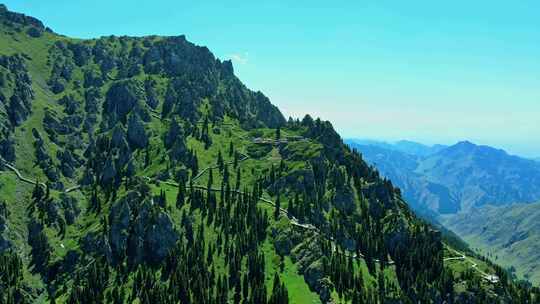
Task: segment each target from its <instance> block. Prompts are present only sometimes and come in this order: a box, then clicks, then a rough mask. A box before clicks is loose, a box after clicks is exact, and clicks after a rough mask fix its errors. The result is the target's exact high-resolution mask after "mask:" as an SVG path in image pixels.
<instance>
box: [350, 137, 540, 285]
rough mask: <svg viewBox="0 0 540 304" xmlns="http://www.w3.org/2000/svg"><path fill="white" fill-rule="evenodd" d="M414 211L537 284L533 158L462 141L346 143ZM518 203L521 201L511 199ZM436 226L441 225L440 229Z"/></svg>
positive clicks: (538, 228) (537, 181)
mask: <svg viewBox="0 0 540 304" xmlns="http://www.w3.org/2000/svg"><path fill="white" fill-rule="evenodd" d="M346 142H347V143H348V144H349V145H350V146H351V147H353V148H355V149H357V150H358V151H359V152H361V154H362V157H363V158H364V159H365V160H366V161H368V163H370V164H372V165H373V166H375V167H376V168H377V169H378V170H379V172H380V173H381V174H382V175H384V176H386V177H387V178H389V179H390V180H391V181H392V182H393V183H394V184H395V185H396V186H398V187H399V188H401V190H402V193H403V195H404V197H405V198H406V200H407V201H408V202H409V203H410V204H411V205H412V206H413V208H414V209H416V211H417V212H418V213H419V214H422V215H424V217H425V218H427V219H428V220H430V221H432V222H438V223H440V224H442V225H443V226H444V227H445V228H447V229H449V230H451V231H453V232H454V233H456V234H457V235H458V236H459V237H461V238H462V239H463V240H465V241H466V242H467V243H468V244H469V245H470V246H471V247H473V248H478V249H480V250H481V251H482V252H483V253H484V254H489V256H490V257H491V258H492V259H494V260H495V261H496V262H497V263H500V264H501V265H503V266H506V267H510V266H513V269H514V270H515V274H516V275H517V276H518V277H520V278H525V279H528V280H530V281H531V282H533V283H535V284H538V283H540V263H539V261H540V202H538V203H534V202H537V201H539V200H540V162H538V161H537V160H530V159H525V158H521V157H517V156H512V155H509V154H508V153H506V152H505V151H503V150H500V149H496V148H492V147H489V146H481V145H475V144H473V143H471V142H468V141H463V142H459V143H457V144H455V145H452V146H443V145H435V146H426V145H423V144H419V143H415V142H411V141H398V142H396V143H386V142H380V141H373V140H354V139H353V140H346ZM518 202H520V204H517V203H518ZM440 228H441V229H442V227H440Z"/></svg>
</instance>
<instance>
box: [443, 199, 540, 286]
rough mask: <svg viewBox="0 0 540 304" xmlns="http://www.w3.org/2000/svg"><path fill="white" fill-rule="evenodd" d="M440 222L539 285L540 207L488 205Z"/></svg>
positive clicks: (539, 205) (520, 275)
mask: <svg viewBox="0 0 540 304" xmlns="http://www.w3.org/2000/svg"><path fill="white" fill-rule="evenodd" d="M441 221H442V222H443V223H444V225H445V226H446V227H448V228H450V229H452V230H453V231H455V232H456V233H458V234H459V235H461V236H462V237H463V238H464V239H465V240H466V241H467V242H469V244H471V246H474V247H476V248H479V249H481V250H482V251H483V252H484V253H485V254H489V255H490V256H491V257H492V258H494V260H495V261H496V262H497V263H500V264H501V265H503V266H505V267H513V268H515V274H516V275H517V276H519V277H523V278H525V279H527V280H530V281H531V282H533V283H534V284H539V283H540V266H539V263H538V262H539V261H540V203H533V204H516V205H510V206H501V207H496V206H491V205H487V206H483V207H481V208H475V209H474V210H472V211H471V212H469V213H461V214H457V215H454V216H448V217H443V218H442V219H441Z"/></svg>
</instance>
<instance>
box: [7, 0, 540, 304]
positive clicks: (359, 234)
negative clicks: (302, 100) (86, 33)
mask: <svg viewBox="0 0 540 304" xmlns="http://www.w3.org/2000/svg"><path fill="white" fill-rule="evenodd" d="M0 19H1V20H0V21H2V28H1V31H0V35H1V36H0V41H1V43H0V55H2V58H3V61H2V62H8V63H9V62H11V61H14V62H17V60H22V61H23V62H24V64H25V66H26V67H25V68H24V70H27V73H28V74H29V76H30V77H29V78H30V80H31V81H30V86H31V89H32V91H33V93H34V96H33V98H31V107H30V110H31V111H30V112H29V113H26V114H27V115H26V116H24V119H22V120H21V121H15V120H14V119H13V117H11V116H10V117H9V118H8V117H7V116H1V117H2V120H1V121H0V123H1V126H2V127H3V129H2V130H3V131H2V132H3V133H2V135H3V136H5V137H6V138H7V139H9V141H10V142H13V145H12V147H13V149H14V152H15V153H14V155H10V154H9V153H8V152H9V149H7V150H1V151H2V154H1V155H2V166H1V167H0V169H1V170H0V203H2V204H1V207H2V208H0V211H1V212H0V220H1V221H0V228H2V229H1V230H0V236H1V237H2V238H0V241H2V240H3V239H4V238H5V239H6V240H7V241H9V246H8V248H6V249H5V250H4V251H3V252H1V255H0V258H1V260H0V261H2V263H0V270H2V272H1V276H0V278H2V280H0V291H2V292H1V293H0V294H1V298H0V300H1V301H9V300H11V301H14V302H17V303H25V302H35V303H49V302H53V301H54V302H56V303H101V302H110V303H122V302H130V303H178V302H181V303H214V302H215V303H230V302H245V303H265V302H268V303H287V302H290V303H320V302H333V303H362V302H364V303H377V302H380V303H385V302H399V301H401V302H406V303H409V302H417V301H420V302H422V301H423V302H430V301H432V302H441V301H443V300H445V299H450V300H454V299H471V301H473V300H474V299H482V300H483V301H484V302H486V301H487V302H486V303H496V302H500V303H505V302H508V301H510V300H514V299H516V300H518V299H521V298H522V297H525V296H528V295H529V294H531V292H532V291H530V290H528V289H524V291H523V292H521V291H520V290H519V289H517V288H516V287H515V286H514V285H513V283H512V282H511V281H507V280H506V278H505V277H501V282H497V283H490V282H488V281H486V280H485V279H484V277H485V275H486V274H495V273H497V274H498V275H499V276H503V275H504V274H503V273H501V272H500V269H499V268H498V267H496V266H495V265H493V264H490V263H489V262H483V261H481V260H479V259H478V258H477V257H461V258H460V257H459V256H458V259H452V257H455V256H456V254H458V253H457V252H456V251H455V250H452V249H445V248H444V246H443V244H442V242H441V240H440V235H439V233H438V232H437V231H434V230H433V229H432V228H431V227H430V226H429V225H427V224H425V223H424V222H423V221H421V220H419V219H417V218H416V217H415V216H414V214H413V213H412V212H411V211H410V210H409V208H408V206H407V205H406V203H405V202H404V201H403V200H402V198H401V197H400V194H399V191H398V190H397V189H396V188H394V187H393V185H392V184H391V182H389V181H387V180H385V179H382V178H381V177H380V176H379V174H378V173H377V172H376V171H375V170H374V169H373V168H370V167H369V166H367V165H366V164H365V163H364V161H363V160H362V159H361V157H360V155H358V154H357V153H354V152H353V151H351V150H350V149H348V148H347V147H346V146H345V145H344V144H343V142H342V140H341V138H340V137H339V136H338V135H337V133H336V132H335V131H334V130H333V128H332V126H331V124H330V123H329V122H323V121H320V120H318V119H317V120H314V119H312V118H311V117H309V116H306V117H305V118H304V119H303V120H302V121H299V120H296V121H293V120H291V121H289V122H287V121H285V119H284V118H283V116H282V115H281V113H280V112H279V110H278V109H277V108H275V107H274V106H273V105H272V104H271V103H270V102H269V101H268V99H267V98H266V97H264V95H262V94H261V93H259V92H252V91H250V90H248V89H247V88H246V87H245V86H243V85H242V83H241V82H240V81H239V80H238V79H237V78H236V77H235V76H234V74H233V71H232V65H231V63H230V62H221V61H220V60H219V59H216V58H215V57H214V56H213V55H212V54H211V53H210V52H209V51H208V49H206V48H204V47H199V46H196V45H193V44H191V43H189V42H187V41H186V40H185V38H184V37H183V36H179V37H142V38H132V37H104V38H100V39H94V40H84V41H80V40H74V39H70V38H66V37H63V36H59V35H56V34H54V33H52V32H49V31H47V30H45V29H44V28H43V27H42V26H41V25H40V24H39V23H37V22H36V21H35V20H33V19H28V18H27V17H24V16H21V15H18V14H13V13H10V12H7V11H5V8H3V7H0ZM35 31H37V33H36V32H35ZM15 54H18V55H17V56H16V57H13V55H15ZM21 57H22V58H24V59H17V58H21ZM6 58H7V59H6ZM4 59H5V60H4ZM6 66H7V67H4V66H3V70H2V73H5V75H7V76H6V77H7V78H9V79H15V78H16V77H20V76H18V73H19V72H21V71H22V70H23V68H22V67H19V68H18V70H15V71H14V70H13V69H12V68H10V67H9V64H6ZM22 78H24V77H22ZM22 78H21V79H22ZM16 88H17V84H16V83H14V82H13V81H12V80H10V81H8V83H7V84H6V85H4V86H3V87H1V88H0V89H1V91H2V93H3V94H4V95H5V96H7V97H9V98H10V100H11V99H14V100H15V103H14V102H12V101H10V102H9V103H8V102H5V103H4V102H3V103H2V111H4V110H6V113H7V112H8V110H9V111H12V112H13V111H15V110H16V111H19V108H17V107H16V105H17V104H16V101H17V98H18V97H19V95H18V94H21V93H15V92H16ZM14 104H15V106H14ZM13 109H15V110H13ZM20 111H23V110H20ZM23 112H24V111H23ZM23 114H25V113H23ZM261 138H262V139H263V141H264V142H262V143H261V142H260V139H261ZM2 139H3V138H2ZM8 145H9V146H11V144H9V143H6V146H8ZM6 151H7V152H6ZM9 157H14V160H13V161H4V159H5V158H9ZM8 165H9V167H8ZM13 168H15V170H17V172H18V173H20V174H22V175H23V176H24V177H27V178H30V179H32V180H36V181H39V182H43V183H46V185H45V186H42V185H41V184H36V185H32V184H30V183H27V182H24V181H21V180H20V179H19V178H18V177H17V175H15V171H14V169H13ZM73 186H77V187H76V188H73ZM79 186H80V187H79ZM68 189H69V191H68ZM276 205H279V206H280V207H281V209H279V208H277V207H276ZM279 206H278V207H279ZM5 227H7V228H8V229H5ZM473 265H474V266H473ZM276 283H280V284H279V285H277V284H276ZM1 301H0V302H1ZM479 303H482V302H479Z"/></svg>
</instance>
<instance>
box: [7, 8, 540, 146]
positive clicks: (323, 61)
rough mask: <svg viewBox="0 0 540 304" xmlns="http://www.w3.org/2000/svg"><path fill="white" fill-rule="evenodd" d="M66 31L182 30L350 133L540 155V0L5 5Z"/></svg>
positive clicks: (253, 81)
mask: <svg viewBox="0 0 540 304" xmlns="http://www.w3.org/2000/svg"><path fill="white" fill-rule="evenodd" d="M4 2H5V4H6V5H7V6H8V7H9V8H10V9H11V10H14V11H18V12H22V13H25V14H27V15H32V16H35V17H38V18H40V19H41V20H42V21H43V22H44V23H45V24H46V25H47V26H49V27H51V28H52V29H53V30H55V31H56V32H58V33H61V34H65V35H68V36H72V37H80V38H91V37H98V36H103V35H111V34H114V35H133V36H141V35H150V34H156V35H180V34H185V35H186V36H187V38H188V40H190V41H192V42H194V43H196V44H199V45H205V46H208V48H209V49H210V50H211V51H212V52H213V53H214V54H216V56H218V57H219V58H221V59H231V60H233V62H234V67H235V70H236V74H237V75H238V76H239V78H240V79H241V80H242V81H243V82H244V83H246V85H248V87H250V88H252V89H255V90H260V91H262V92H263V93H265V94H266V95H267V96H269V97H270V99H271V100H272V102H273V103H274V104H276V105H277V106H279V107H280V109H282V111H283V112H284V114H285V115H287V116H289V115H290V116H293V117H302V116H303V115H304V114H306V113H309V114H311V115H312V116H315V117H316V116H320V117H321V118H323V119H327V120H330V121H331V122H332V123H333V125H334V126H335V127H336V129H337V130H338V131H339V132H340V133H341V134H342V135H343V136H344V137H354V138H371V139H379V140H387V141H395V140H399V139H408V140H414V141H419V142H422V143H425V144H434V143H440V144H453V143H455V142H457V141H460V140H470V141H472V142H475V143H478V144H487V145H492V146H495V147H498V148H503V149H505V150H507V151H508V152H509V153H511V154H517V155H522V156H527V157H538V156H540V140H539V134H540V123H539V121H540V119H539V114H540V77H539V76H540V60H539V57H540V55H539V54H540V18H538V11H540V3H539V2H537V1H531V0H527V1H520V2H514V3H511V4H510V3H508V2H506V3H505V2H503V1H475V2H474V3H471V2H470V1H463V0H458V1H453V2H452V3H433V2H429V1H409V2H406V3H405V2H404V3H389V2H387V3H381V2H380V1H377V2H375V1H372V2H371V3H356V4H353V3H348V4H342V6H341V7H334V6H335V5H333V4H332V3H327V2H319V1H315V2H313V1H310V2H304V1H296V2H294V3H293V4H291V3H285V2H281V1H274V2H271V3H262V4H261V3H254V2H247V1H244V2H242V3H234V4H231V3H205V4H201V3H181V2H179V1H172V0H156V1H152V3H150V2H143V1H139V2H135V5H134V2H133V1H125V0H122V1H103V0H96V1H92V2H79V1H60V0H52V1H46V2H45V1H38V0H27V1H18V0H17V1H15V0H8V1H4Z"/></svg>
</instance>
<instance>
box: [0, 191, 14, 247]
mask: <svg viewBox="0 0 540 304" xmlns="http://www.w3.org/2000/svg"><path fill="white" fill-rule="evenodd" d="M8 216H9V211H8V209H7V205H6V202H5V201H0V254H1V253H2V252H4V251H5V250H7V249H9V248H11V246H13V244H12V243H11V241H10V240H8V239H7V236H6V235H5V234H6V232H7V230H8V224H7V220H8Z"/></svg>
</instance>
